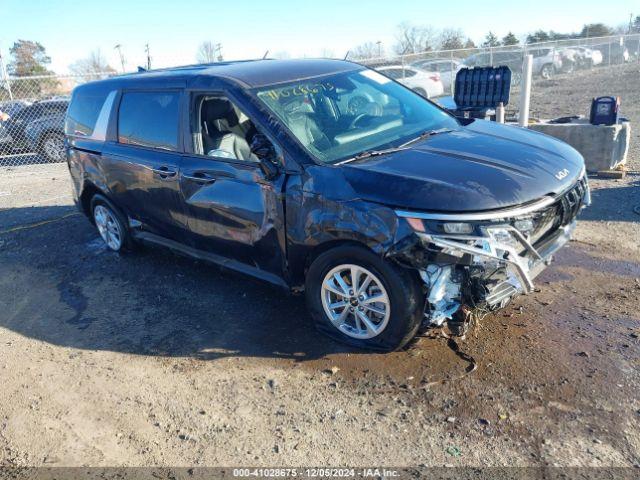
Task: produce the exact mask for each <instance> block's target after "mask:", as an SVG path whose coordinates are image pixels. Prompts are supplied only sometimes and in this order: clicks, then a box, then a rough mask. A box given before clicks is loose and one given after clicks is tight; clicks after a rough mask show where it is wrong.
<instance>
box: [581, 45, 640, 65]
mask: <svg viewBox="0 0 640 480" xmlns="http://www.w3.org/2000/svg"><path fill="white" fill-rule="evenodd" d="M590 48H592V49H593V48H595V49H598V50H600V52H601V53H602V63H604V64H605V65H608V64H609V63H611V64H616V65H617V64H621V63H627V62H628V61H629V60H631V55H630V53H629V49H628V48H627V46H626V45H620V42H610V43H603V44H598V45H591V46H590Z"/></svg>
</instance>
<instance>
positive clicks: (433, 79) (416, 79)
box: [376, 65, 444, 98]
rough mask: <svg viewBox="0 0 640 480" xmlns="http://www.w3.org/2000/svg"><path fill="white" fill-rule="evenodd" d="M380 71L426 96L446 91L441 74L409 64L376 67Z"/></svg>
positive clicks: (433, 95)
mask: <svg viewBox="0 0 640 480" xmlns="http://www.w3.org/2000/svg"><path fill="white" fill-rule="evenodd" d="M376 70H378V71H379V72H380V73H382V74H384V75H386V76H387V77H389V78H393V79H394V80H397V81H398V82H400V83H402V84H403V85H406V86H407V87H409V88H410V89H412V90H413V91H415V92H416V93H419V94H420V95H422V96H423V97H425V98H433V97H437V96H439V95H442V94H443V93H444V85H443V84H442V81H441V78H440V74H439V73H437V72H428V71H426V70H422V69H420V68H417V67H412V66H409V65H389V66H384V67H378V68H376Z"/></svg>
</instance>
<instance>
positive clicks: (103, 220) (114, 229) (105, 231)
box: [93, 204, 124, 252]
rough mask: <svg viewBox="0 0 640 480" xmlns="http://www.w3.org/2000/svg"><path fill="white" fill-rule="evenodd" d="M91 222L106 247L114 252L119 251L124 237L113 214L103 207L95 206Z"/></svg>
mask: <svg viewBox="0 0 640 480" xmlns="http://www.w3.org/2000/svg"><path fill="white" fill-rule="evenodd" d="M93 220H94V221H95V223H96V227H97V228H98V232H99V233H100V236H101V237H102V240H104V243H106V244H107V247H109V248H110V249H111V250H113V251H115V252H117V251H118V250H120V249H121V248H122V241H123V237H124V235H123V232H122V229H121V227H120V223H119V222H118V220H117V219H116V216H115V214H114V213H113V212H112V211H111V210H110V209H109V208H108V207H107V206H105V205H102V204H100V205H96V207H95V208H94V209H93Z"/></svg>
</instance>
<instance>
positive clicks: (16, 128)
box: [2, 100, 69, 151]
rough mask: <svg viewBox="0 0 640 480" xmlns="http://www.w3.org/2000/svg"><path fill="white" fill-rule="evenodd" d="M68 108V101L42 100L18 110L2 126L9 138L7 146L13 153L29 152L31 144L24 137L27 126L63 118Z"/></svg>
mask: <svg viewBox="0 0 640 480" xmlns="http://www.w3.org/2000/svg"><path fill="white" fill-rule="evenodd" d="M68 106H69V101H68V100H42V101H40V102H35V103H33V104H31V105H29V106H27V107H24V108H22V109H20V110H19V111H18V112H17V113H16V114H15V115H13V116H12V117H10V118H9V120H7V121H5V122H4V123H3V124H2V127H3V130H4V131H5V133H6V134H7V135H8V137H10V141H9V142H7V146H8V147H9V148H10V149H11V150H13V151H25V150H29V149H30V148H32V144H31V142H30V141H29V138H28V137H27V136H26V135H25V130H26V128H27V125H29V124H30V123H31V122H33V121H36V120H40V119H43V118H47V117H51V116H61V115H62V116H64V114H65V112H66V110H67V107H68Z"/></svg>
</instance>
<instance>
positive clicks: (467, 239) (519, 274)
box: [419, 221, 576, 293]
mask: <svg viewBox="0 0 640 480" xmlns="http://www.w3.org/2000/svg"><path fill="white" fill-rule="evenodd" d="M575 227H576V222H575V221H574V222H572V223H570V224H568V225H565V226H563V227H561V228H559V229H558V231H557V232H556V233H555V234H554V235H553V236H552V237H551V238H550V239H548V240H547V241H546V242H544V243H543V245H541V246H540V247H539V248H538V249H536V248H534V247H533V245H531V243H529V242H528V241H527V239H526V238H525V237H524V236H523V235H522V234H521V233H520V232H519V231H518V230H516V229H515V228H513V227H499V228H495V229H494V228H487V229H486V233H487V235H486V236H453V235H452V236H441V235H429V234H423V233H421V234H419V236H420V238H421V241H422V242H423V243H424V244H425V246H428V245H429V244H430V245H435V246H437V247H440V248H441V249H442V252H443V253H446V254H448V255H451V256H454V257H462V256H463V255H465V254H468V255H472V256H473V258H474V261H477V260H479V259H486V260H489V261H493V262H495V263H496V264H497V265H500V266H504V267H505V268H506V269H507V271H508V272H509V273H512V274H513V275H514V276H515V277H516V279H517V280H518V283H519V284H520V290H521V291H522V292H523V293H531V292H532V291H533V288H534V285H533V279H534V278H535V277H536V276H537V275H538V274H539V273H540V272H541V271H542V270H544V268H545V267H546V266H547V265H548V264H549V262H550V261H551V257H552V255H553V254H554V253H555V252H556V251H557V250H559V249H560V248H562V246H563V245H565V244H566V243H567V242H568V241H569V240H570V239H571V236H572V234H573V231H574V230H575ZM505 233H508V234H509V235H508V236H509V237H510V238H512V239H514V240H515V241H516V242H517V243H518V244H520V245H521V247H522V248H521V249H520V252H524V251H525V250H526V251H527V252H528V253H529V255H527V256H522V255H521V254H520V252H519V251H518V250H517V249H516V247H515V246H514V245H513V244H508V243H506V242H505V240H504V238H505V237H504V234H505ZM478 257H479V258H478Z"/></svg>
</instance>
